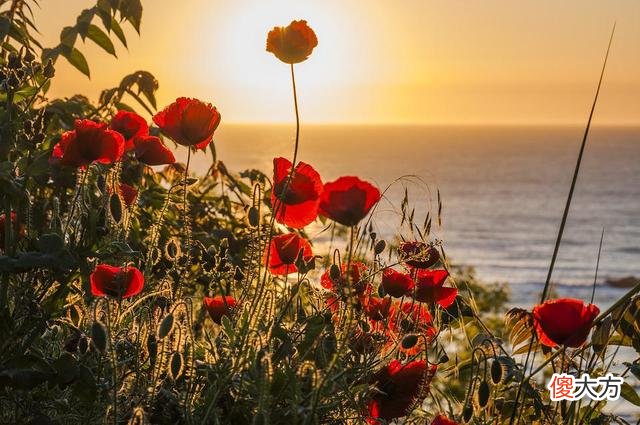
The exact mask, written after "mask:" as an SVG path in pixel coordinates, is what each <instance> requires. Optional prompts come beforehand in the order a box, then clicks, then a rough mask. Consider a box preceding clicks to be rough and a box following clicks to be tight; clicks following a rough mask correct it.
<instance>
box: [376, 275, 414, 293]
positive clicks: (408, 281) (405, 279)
mask: <svg viewBox="0 0 640 425" xmlns="http://www.w3.org/2000/svg"><path fill="white" fill-rule="evenodd" d="M415 284H416V283H415V282H414V281H413V279H412V278H411V276H409V275H408V274H407V273H400V272H399V271H396V270H394V269H392V268H386V269H384V270H383V271H382V288H383V289H384V292H385V293H386V294H388V295H391V296H392V297H396V298H400V297H403V296H405V295H409V294H410V293H411V290H412V289H413V287H414V286H415Z"/></svg>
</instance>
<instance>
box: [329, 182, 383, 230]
mask: <svg viewBox="0 0 640 425" xmlns="http://www.w3.org/2000/svg"><path fill="white" fill-rule="evenodd" d="M379 200H380V191H379V190H378V188H376V187H375V186H373V185H372V184H370V183H368V182H365V181H362V180H360V179H359V178H357V177H352V176H345V177H340V178H339V179H338V180H336V181H333V182H330V183H325V185H324V191H323V192H322V196H321V197H320V206H319V208H320V209H319V212H320V214H321V215H323V216H325V217H328V218H330V219H331V220H333V221H337V222H338V223H340V224H343V225H345V226H355V225H356V224H358V223H359V222H360V220H362V219H363V218H364V217H365V216H366V215H367V214H368V213H369V210H371V208H373V206H374V205H375V204H376V203H377V202H378V201H379Z"/></svg>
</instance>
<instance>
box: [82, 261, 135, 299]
mask: <svg viewBox="0 0 640 425" xmlns="http://www.w3.org/2000/svg"><path fill="white" fill-rule="evenodd" d="M89 282H90V284H91V293H92V294H93V295H95V296H97V297H105V296H108V297H113V298H129V297H133V296H134V295H137V294H139V293H140V291H142V288H143V286H144V276H143V275H142V272H141V271H140V270H138V269H137V268H135V267H116V266H110V265H108V264H99V265H98V266H96V268H95V269H94V271H93V273H91V275H90V276H89Z"/></svg>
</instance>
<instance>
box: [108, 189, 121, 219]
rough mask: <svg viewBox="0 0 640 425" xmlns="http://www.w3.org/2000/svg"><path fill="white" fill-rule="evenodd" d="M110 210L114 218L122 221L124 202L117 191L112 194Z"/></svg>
mask: <svg viewBox="0 0 640 425" xmlns="http://www.w3.org/2000/svg"><path fill="white" fill-rule="evenodd" d="M109 210H110V211H111V217H113V220H114V221H115V222H116V223H120V220H122V202H121V201H120V196H118V194H117V193H114V194H113V195H111V199H109Z"/></svg>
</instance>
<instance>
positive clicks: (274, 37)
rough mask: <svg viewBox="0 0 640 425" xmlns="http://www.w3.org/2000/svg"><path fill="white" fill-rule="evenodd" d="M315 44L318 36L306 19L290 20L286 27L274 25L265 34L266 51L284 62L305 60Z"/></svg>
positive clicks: (290, 62)
mask: <svg viewBox="0 0 640 425" xmlns="http://www.w3.org/2000/svg"><path fill="white" fill-rule="evenodd" d="M317 45H318V38H317V37H316V34H315V33H314V32H313V30H312V29H311V28H310V27H309V25H307V21H292V22H291V23H290V24H289V25H287V26H286V27H274V28H273V29H272V30H271V31H269V34H268V35H267V52H271V53H273V54H274V55H275V56H276V57H277V58H278V59H280V60H281V61H282V62H284V63H289V64H294V63H299V62H302V61H304V60H306V59H307V58H308V57H309V55H311V52H312V51H313V49H314V47H316V46H317Z"/></svg>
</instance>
